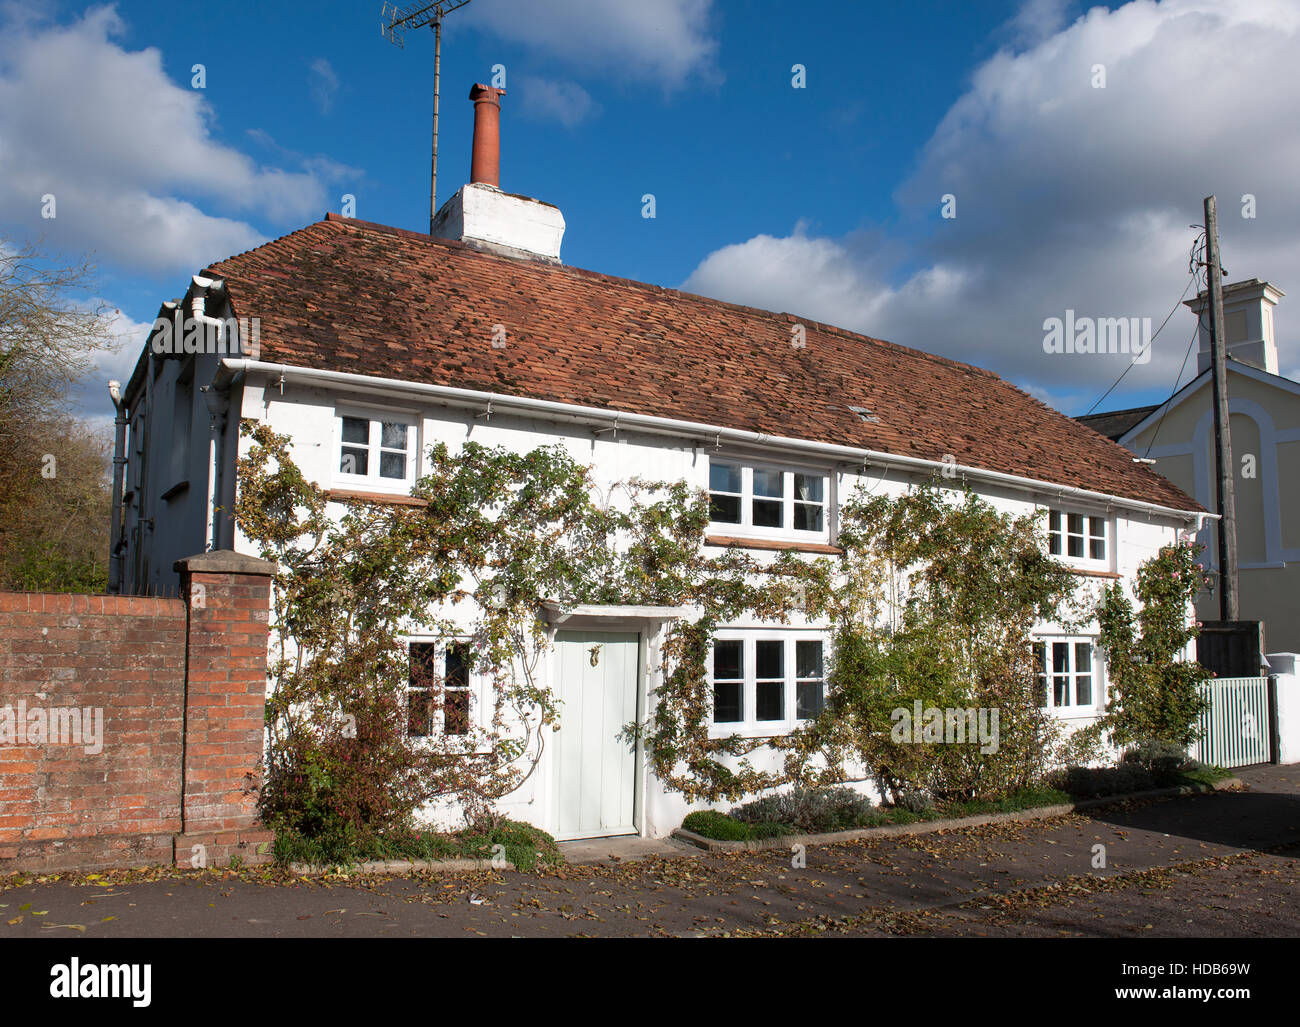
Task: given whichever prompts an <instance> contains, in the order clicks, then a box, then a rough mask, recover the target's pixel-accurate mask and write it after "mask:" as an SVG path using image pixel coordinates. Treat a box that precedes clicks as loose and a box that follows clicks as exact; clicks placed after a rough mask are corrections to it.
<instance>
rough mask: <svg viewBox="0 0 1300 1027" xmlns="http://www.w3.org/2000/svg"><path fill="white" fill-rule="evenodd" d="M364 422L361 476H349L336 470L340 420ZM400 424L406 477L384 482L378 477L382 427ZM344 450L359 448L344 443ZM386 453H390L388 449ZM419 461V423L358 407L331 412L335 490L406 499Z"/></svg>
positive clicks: (340, 450)
mask: <svg viewBox="0 0 1300 1027" xmlns="http://www.w3.org/2000/svg"><path fill="white" fill-rule="evenodd" d="M345 417H346V418H352V419H355V420H364V421H366V422H367V424H368V426H369V427H368V439H367V441H366V452H367V462H368V464H369V466H368V467H367V471H366V473H365V474H351V473H348V472H347V471H343V470H340V466H339V465H340V464H341V462H342V459H343V448H344V445H345V444H344V442H343V419H344V418H345ZM385 423H388V424H403V425H405V426H406V469H405V471H406V473H405V475H404V477H402V478H400V479H399V478H385V477H383V476H382V475H381V474H380V473H379V468H380V465H381V459H382V454H383V452H384V445H383V430H384V429H383V425H384V424H385ZM347 445H348V446H352V447H354V448H360V445H361V444H360V443H347ZM388 451H389V452H394V451H393V450H392V449H389V450H388ZM419 457H420V419H419V417H417V416H416V415H415V414H413V413H411V412H409V411H406V410H386V409H380V408H376V407H359V406H351V405H345V404H339V405H337V406H336V407H335V408H334V429H333V439H332V447H331V456H330V482H331V484H332V485H333V486H334V487H335V488H343V489H352V490H355V491H360V492H385V493H393V494H395V495H408V494H409V493H410V491H411V487H412V486H413V485H414V484H415V480H416V477H417V476H418V474H419Z"/></svg>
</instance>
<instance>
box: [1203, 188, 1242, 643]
mask: <svg viewBox="0 0 1300 1027" xmlns="http://www.w3.org/2000/svg"><path fill="white" fill-rule="evenodd" d="M1205 260H1206V264H1207V265H1208V270H1209V294H1210V295H1209V300H1210V358H1211V359H1210V369H1211V383H1212V385H1213V389H1214V463H1215V470H1216V472H1217V474H1218V481H1219V617H1220V618H1221V619H1222V620H1236V619H1237V501H1236V491H1235V482H1236V479H1235V476H1234V474H1233V463H1232V432H1231V429H1230V425H1229V421H1228V417H1229V415H1228V357H1227V341H1226V340H1225V339H1224V335H1223V269H1222V268H1221V267H1220V266H1219V215H1218V210H1217V208H1216V206H1215V202H1214V197H1213V196H1207V197H1206V198H1205Z"/></svg>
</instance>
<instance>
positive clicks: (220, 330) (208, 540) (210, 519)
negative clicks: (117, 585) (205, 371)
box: [190, 275, 228, 553]
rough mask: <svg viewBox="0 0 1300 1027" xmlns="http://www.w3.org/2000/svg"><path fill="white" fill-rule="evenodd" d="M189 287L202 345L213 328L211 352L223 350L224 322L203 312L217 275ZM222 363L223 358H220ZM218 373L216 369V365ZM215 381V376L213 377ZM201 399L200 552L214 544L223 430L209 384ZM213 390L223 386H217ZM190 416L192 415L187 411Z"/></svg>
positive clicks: (222, 413)
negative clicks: (204, 459) (204, 431)
mask: <svg viewBox="0 0 1300 1027" xmlns="http://www.w3.org/2000/svg"><path fill="white" fill-rule="evenodd" d="M191 281H192V283H193V287H192V289H193V291H192V292H191V293H190V316H191V317H192V318H193V319H194V321H196V322H197V323H198V324H200V325H203V326H204V328H205V331H204V332H203V341H204V348H205V351H206V344H207V340H208V332H207V330H206V329H212V331H213V347H214V348H213V352H214V353H225V352H227V349H226V347H227V345H228V340H227V339H226V322H225V321H223V320H222V319H221V318H219V317H210V316H209V315H208V312H207V304H208V290H209V289H211V288H212V286H214V285H215V284H217V282H218V279H215V278H204V277H202V276H201V275H195V276H194V277H193V278H192V279H191ZM223 363H224V360H223ZM218 373H219V369H218ZM214 382H215V378H214ZM202 391H203V394H204V400H205V401H206V405H207V408H208V496H207V504H206V506H207V509H206V522H207V523H206V525H205V527H204V542H203V546H204V552H207V553H210V552H212V551H213V550H214V549H216V548H217V537H216V530H217V529H216V522H217V498H216V497H217V474H218V466H219V465H218V462H217V459H218V453H217V450H218V445H219V440H220V438H221V436H222V434H223V433H224V431H225V420H226V415H225V411H224V410H222V409H221V405H220V403H219V401H218V400H217V399H216V398H215V396H214V390H213V387H212V386H211V385H209V386H206V387H205V388H204V389H203V390H202ZM216 391H217V392H221V391H224V390H221V389H218V390H216ZM191 416H193V415H192V414H191Z"/></svg>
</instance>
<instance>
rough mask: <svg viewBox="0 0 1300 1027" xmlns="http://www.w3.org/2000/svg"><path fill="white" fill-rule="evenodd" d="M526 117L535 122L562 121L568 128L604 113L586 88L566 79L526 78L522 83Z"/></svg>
mask: <svg viewBox="0 0 1300 1027" xmlns="http://www.w3.org/2000/svg"><path fill="white" fill-rule="evenodd" d="M519 82H520V85H521V87H522V88H520V90H519V94H520V97H521V98H522V101H523V103H522V106H523V110H524V112H525V113H527V114H530V115H532V116H533V117H535V118H541V119H543V120H548V121H558V122H559V123H560V124H561V125H563V126H564V127H565V128H573V126H574V125H576V124H578V123H579V122H581V121H585V120H586V119H587V118H591V117H594V116H596V115H597V114H599V113H600V104H598V103H596V101H595V100H593V99H592V98H591V94H590V93H588V92H587V91H586V90H585V89H583V88H582V86H580V85H578V83H576V82H569V81H565V80H563V79H547V78H538V77H537V76H535V75H525V76H522V77H521V78H520V79H519Z"/></svg>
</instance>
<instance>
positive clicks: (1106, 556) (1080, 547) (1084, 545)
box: [1047, 508, 1110, 564]
mask: <svg viewBox="0 0 1300 1027" xmlns="http://www.w3.org/2000/svg"><path fill="white" fill-rule="evenodd" d="M1047 551H1048V552H1049V553H1050V554H1051V555H1052V556H1056V557H1061V558H1063V559H1064V560H1065V561H1066V562H1077V563H1086V564H1109V561H1110V525H1109V522H1108V520H1107V518H1105V517H1099V516H1096V515H1093V514H1082V513H1072V512H1070V511H1068V510H1058V509H1055V508H1053V509H1051V510H1049V511H1048V513H1047Z"/></svg>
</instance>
